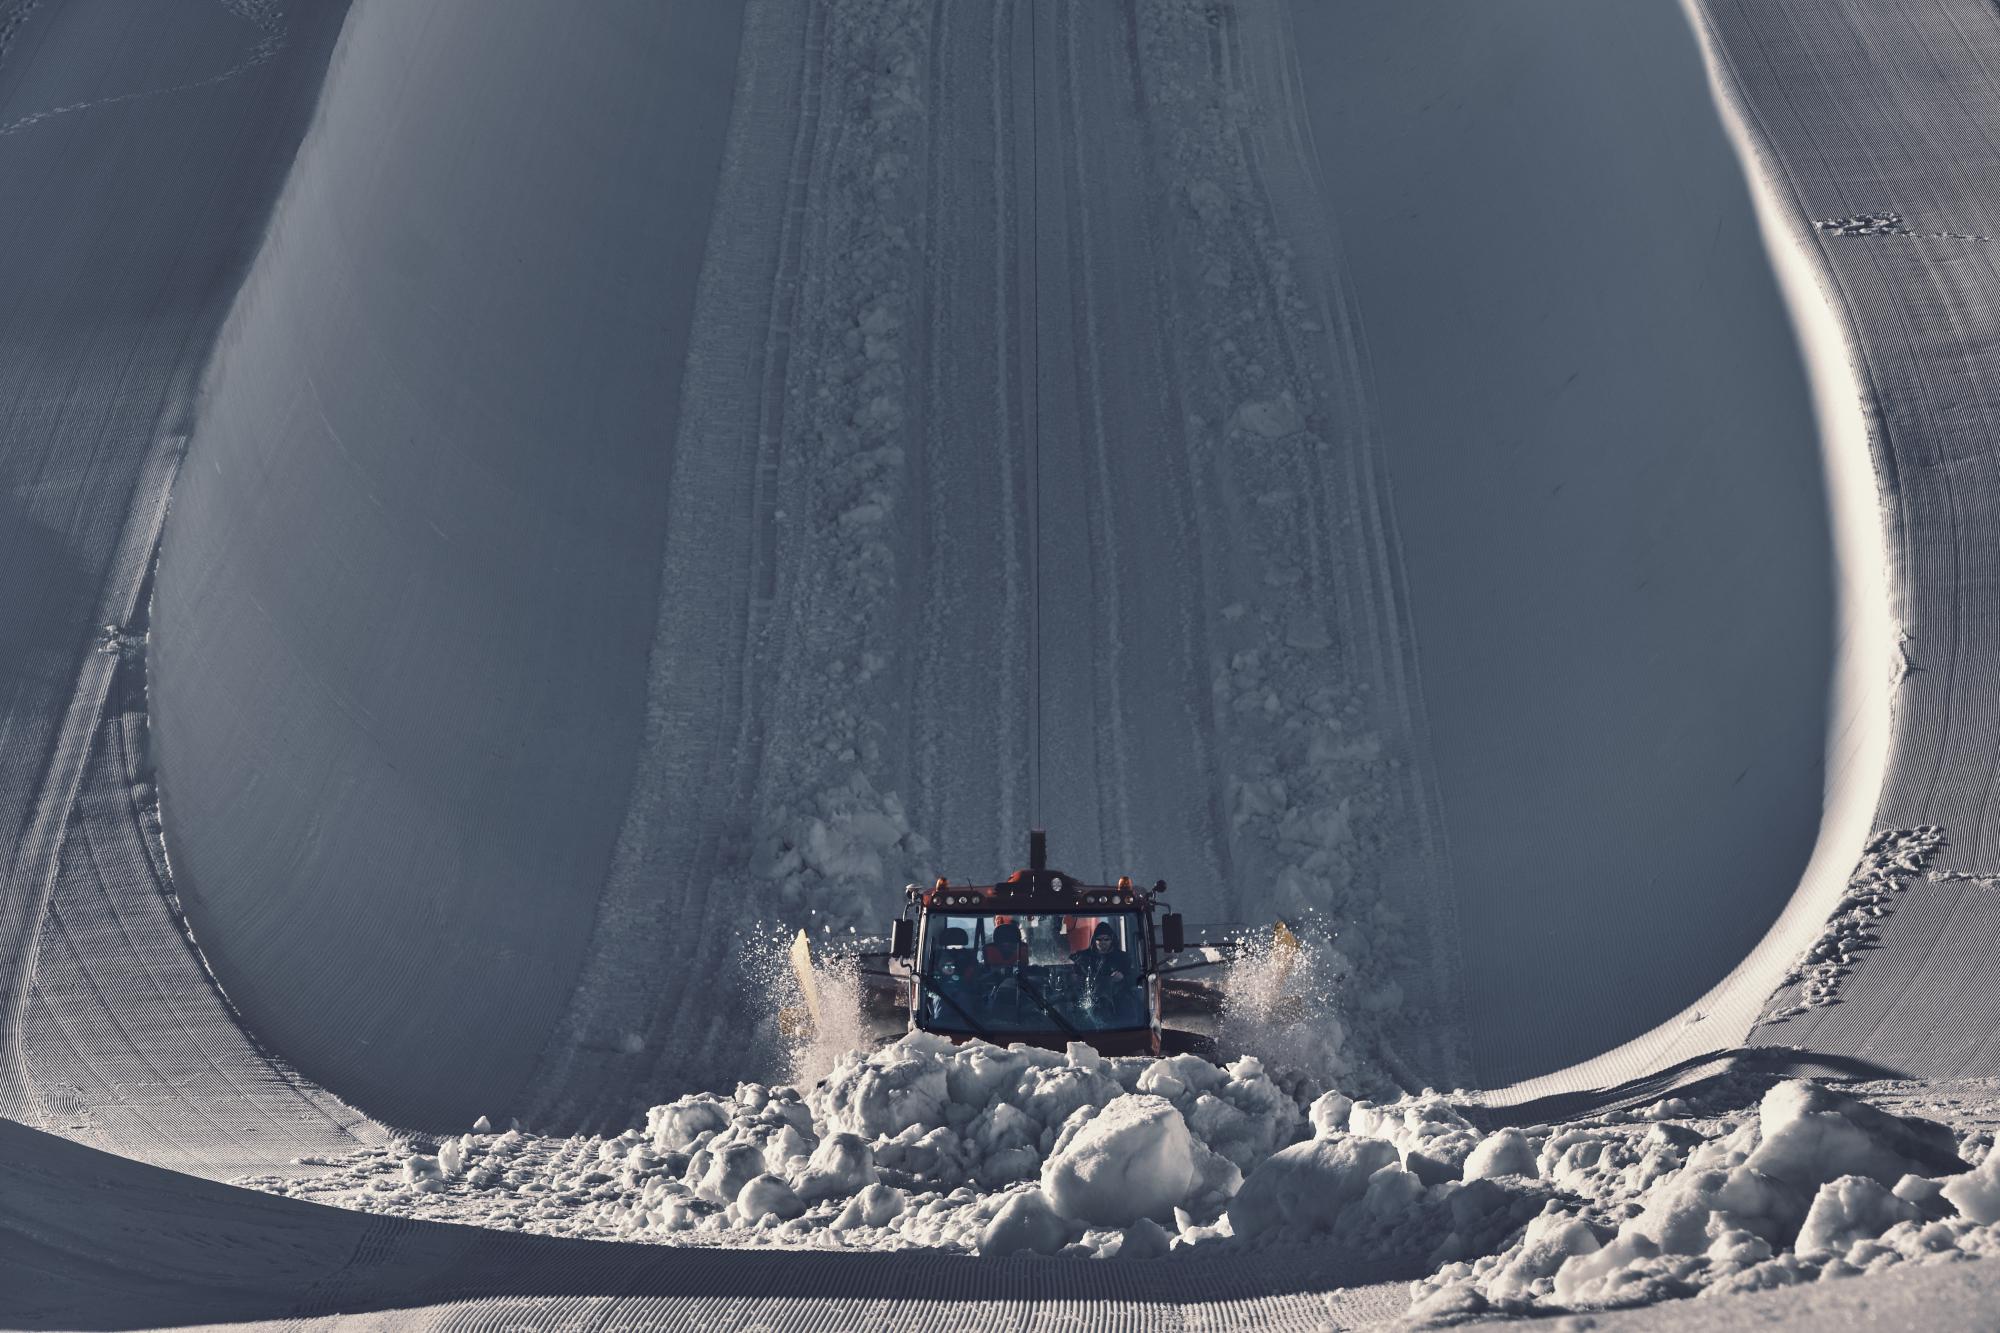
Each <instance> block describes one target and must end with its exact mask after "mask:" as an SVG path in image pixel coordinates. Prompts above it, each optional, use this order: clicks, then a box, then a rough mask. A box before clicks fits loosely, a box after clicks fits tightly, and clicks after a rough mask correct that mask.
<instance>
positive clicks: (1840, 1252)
mask: <svg viewBox="0 0 2000 1333" xmlns="http://www.w3.org/2000/svg"><path fill="white" fill-rule="evenodd" d="M1682 1105H1683V1109H1684V1110H1692V1109H1693V1108H1692V1107H1690V1106H1689V1104H1688V1103H1687V1102H1686V1101H1683V1103H1682ZM1501 1134H1508V1135H1510V1136H1511V1137H1510V1139H1509V1140H1508V1150H1509V1152H1510V1153H1513V1152H1514V1151H1515V1141H1516V1140H1518V1141H1519V1142H1520V1143H1522V1144H1529V1145H1533V1144H1536V1143H1537V1142H1539V1151H1538V1153H1537V1155H1536V1157H1535V1158H1534V1161H1533V1167H1532V1170H1533V1173H1534V1174H1535V1175H1537V1176H1538V1177H1540V1178H1541V1179H1542V1180H1544V1181H1546V1182H1547V1183H1548V1185H1550V1186H1553V1187H1554V1191H1553V1197H1550V1198H1549V1199H1548V1201H1547V1202H1546V1203H1545V1204H1544V1205H1543V1211H1542V1212H1541V1214H1540V1215H1539V1216H1538V1217H1536V1218H1535V1219H1534V1220H1533V1221H1531V1222H1530V1223H1529V1224H1528V1225H1527V1226H1526V1227H1524V1228H1523V1229H1522V1230H1521V1231H1520V1232H1519V1233H1518V1234H1517V1235H1516V1236H1514V1237H1512V1238H1510V1239H1509V1240H1508V1242H1507V1243H1506V1244H1505V1245H1504V1246H1502V1247H1500V1248H1498V1250H1497V1252H1495V1253H1493V1254H1491V1255H1488V1256H1485V1257H1482V1258H1475V1259H1472V1260H1470V1261H1466V1260H1463V1259H1461V1260H1458V1261H1456V1262H1452V1263H1447V1264H1445V1265H1444V1266H1443V1267H1442V1268H1441V1269H1440V1270H1439V1271H1438V1272H1437V1273H1435V1274H1434V1275H1433V1276H1431V1277H1429V1278H1426V1279H1424V1280H1422V1281H1420V1282H1418V1283H1416V1284H1415V1286H1414V1288H1413V1296H1414V1302H1413V1307H1412V1315H1413V1317H1415V1318H1418V1319H1420V1320H1422V1319H1443V1318H1447V1317H1458V1316H1464V1315H1469V1314H1481V1313H1489V1312H1493V1313H1506V1314H1525V1313H1531V1312H1534V1311H1537V1310H1550V1309H1605V1308H1612V1307H1617V1306H1625V1305H1634V1304H1644V1303H1649V1302H1653V1301H1659V1300H1666V1299H1672V1298H1676V1297H1684V1296H1691V1295H1697V1294H1704V1293H1705V1294H1709V1295H1720V1294H1728V1293H1735V1292H1744V1291H1752V1290H1758V1289H1762V1288H1766V1287H1771V1286H1781V1285H1787V1284H1791V1283H1796V1282H1802V1281H1815V1280H1818V1279H1820V1278H1826V1277H1842V1276H1850V1275H1853V1274H1855V1273H1861V1272H1879V1271H1882V1270H1884V1269H1887V1268H1890V1267H1894V1266H1896V1265H1898V1264H1902V1263H1938V1262H1945V1261H1949V1260H1952V1259H1957V1258H1971V1257H1981V1256H1984V1255H1988V1254H1993V1253H1995V1252H1996V1251H2000V1228H1994V1227H1992V1226H1991V1225H1990V1224H1991V1223H1992V1222H1993V1221H1995V1220H1996V1219H1995V1218H1994V1217H1992V1216H1989V1215H1987V1214H1986V1213H1985V1211H1984V1208H1983V1207H1982V1204H1983V1202H1984V1201H1986V1200H1987V1199H1989V1198H1990V1195H1989V1194H1988V1193H1986V1191H1988V1190H1990V1188H1991V1184H1992V1178H1991V1177H1990V1176H1988V1177H1985V1178H1984V1179H1982V1176H1981V1174H1980V1173H1979V1172H1976V1171H1975V1172H1971V1173H1967V1168H1966V1164H1965V1162H1964V1161H1963V1160H1962V1159H1961V1158H1960V1157H1959V1156H1958V1154H1957V1153H1956V1151H1955V1150H1954V1149H1955V1147H1956V1145H1957V1140H1956V1137H1955V1136H1954V1134H1953V1133H1952V1131H1950V1130H1949V1129H1947V1128H1946V1127H1945V1126H1943V1125H1941V1124H1938V1123H1936V1122H1932V1121H1929V1120H1926V1119H1922V1118H1917V1117H1911V1116H1907V1115H1898V1114H1894V1113H1891V1112H1888V1111H1885V1110H1883V1109H1881V1108H1879V1107H1876V1106H1872V1105H1870V1104H1869V1103H1868V1102H1866V1101H1864V1100H1862V1099H1859V1098H1856V1097H1854V1096H1851V1095H1848V1094H1846V1093H1843V1092H1841V1091H1838V1090H1836V1089H1832V1088H1829V1087H1826V1086H1824V1085H1822V1084H1817V1083H1812V1082H1807V1081H1804V1080H1787V1081H1782V1082H1778V1083H1775V1084H1773V1085H1772V1086H1771V1087H1770V1088H1768V1089H1767V1090H1766V1091H1765V1092H1764V1093H1763V1095H1762V1096H1761V1098H1759V1099H1758V1100H1757V1102H1756V1104H1755V1109H1754V1111H1753V1112H1750V1113H1747V1114H1746V1113H1735V1114H1725V1115H1722V1116H1720V1117H1716V1118H1711V1119H1700V1118H1695V1117H1691V1116H1687V1115H1683V1116H1675V1117H1663V1116H1661V1115H1659V1114H1658V1113H1657V1109H1654V1110H1651V1111H1648V1112H1645V1113H1634V1114H1630V1115H1623V1116H1616V1115H1615V1116H1610V1117H1605V1118H1603V1119H1600V1120H1597V1121H1587V1122H1579V1123H1573V1124H1570V1125H1566V1126H1556V1127H1533V1128H1523V1129H1519V1130H1512V1131H1501ZM1499 1137H1500V1134H1496V1135H1495V1136H1494V1139H1491V1140H1488V1142H1489V1143H1490V1142H1493V1141H1494V1140H1497V1139H1498V1138H1499ZM1485 1150H1486V1145H1485V1144H1482V1145H1481V1146H1480V1149H1479V1150H1477V1151H1475V1153H1474V1160H1477V1159H1479V1158H1480V1157H1481V1155H1482V1154H1483V1153H1484V1152H1485Z"/></svg>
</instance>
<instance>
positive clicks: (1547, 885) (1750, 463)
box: [1294, 0, 1859, 1086]
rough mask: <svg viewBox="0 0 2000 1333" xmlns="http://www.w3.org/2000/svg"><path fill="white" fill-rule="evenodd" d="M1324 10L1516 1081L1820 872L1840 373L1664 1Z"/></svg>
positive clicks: (1432, 659) (1358, 257)
mask: <svg viewBox="0 0 2000 1333" xmlns="http://www.w3.org/2000/svg"><path fill="white" fill-rule="evenodd" d="M1294 16H1295V17H1294V22H1295V25H1296V28H1297V30H1298V33H1299V45H1300V59H1301V66H1302V71H1303V75H1304V82H1305V85H1306V88H1307V96H1308V99H1309V101H1310V102H1311V104H1312V112H1313V130H1314V134H1315V138H1316V143H1317V148H1318V151H1319V156H1320V161H1321V165H1322V174H1323V188H1324V190H1325V193H1326V196H1327V199H1328V206H1329V208H1330V209H1331V210H1332V211H1333V212H1334V214H1335V215H1336V217H1337V219H1338V221H1339V225H1340V227H1341V230H1342V234H1343V239H1344V242H1345V245H1346V249H1347V252H1348V259H1349V262H1350V267H1351V270H1352V273H1353V275H1354V281H1355V283H1356V286H1357V288H1358V295H1359V301H1360V305H1361V308H1362V313H1363V318H1364V322H1365V325H1366V328H1367V332H1368V337H1369V344H1370V351H1371V354H1372V357H1373V361H1374V376H1375V385H1374V387H1375V390H1376V395H1377V403H1378V407H1379V410H1380V413H1381V417H1382V421H1383V434H1384V439H1385V441H1386V445H1385V449H1386V452H1387V454H1388V457H1389V461H1390V469H1391V473H1392V477H1393V483H1394V487H1395V501H1396V507H1397V514H1398V518H1399V521H1400V523H1401V528H1402V538H1403V557H1404V560H1405V563H1406V566H1407V570H1408V579H1409V595H1410V600H1411V605H1412V612H1413V618H1414V620H1415V623H1416V629H1417V639H1418V644H1419V652H1420V657H1421V669H1422V681H1423V689H1424V695H1425V702H1426V706H1427V709H1428V714H1429V721H1430V725H1431V731H1432V749H1433V759H1434V764H1435V771H1436V776H1437V781H1438V783H1439V786H1440V788H1441V791H1442V798H1443V804H1444V811H1445V825H1446V829H1447V832H1448V837H1449V841H1450V853H1451V858H1452V862H1453V875H1454V880H1455V898H1456V902H1457V909H1458V914H1459V920H1460V928H1461V932H1462V936H1463V941H1464V948H1463V952H1464V958H1465V964H1466V974H1465V990H1466V1000H1467V1004H1466V1009H1467V1012H1468V1014H1469V1015H1470V1020H1469V1021H1470V1024H1471V1027H1472V1029H1473V1031H1472V1033H1471V1040H1472V1047H1473V1049H1474V1051H1475V1060H1476V1065H1477V1069H1478V1073H1479V1075H1480V1078H1481V1081H1482V1083H1483V1084H1485V1085H1486V1086H1494V1085H1497V1084H1500V1083H1505V1082H1508V1081H1511V1080H1515V1079H1520V1078H1524V1077H1527V1076H1530V1075H1536V1074H1541V1073H1544V1072H1546V1071H1549V1070H1553V1069H1557V1068H1559V1067H1561V1066H1563V1065H1565V1064H1568V1063H1571V1062H1574V1061H1579V1060H1584V1059H1587V1058H1589V1057H1591V1056H1594V1055H1596V1054H1598V1053H1600V1052H1603V1051H1606V1050H1607V1049H1609V1048H1611V1047H1614V1046H1618V1045H1619V1044H1620V1043H1623V1042H1626V1041H1629V1040H1630V1039H1633V1038H1635V1037H1638V1036H1639V1035H1640V1034H1642V1033H1645V1032H1646V1031H1647V1030H1648V1029H1650V1028H1653V1027H1654V1026H1655V1025H1656V1024H1659V1023H1662V1022H1663V1021H1665V1020H1667V1019H1669V1018H1671V1017H1673V1016H1674V1015H1676V1014H1677V1013H1679V1012H1680V1011H1681V1010H1682V1009H1683V1008H1684V1006H1688V1005H1689V1004H1691V1003H1692V1002H1693V1001H1695V1000H1696V999H1697V998H1699V997H1701V996H1702V995H1703V994H1704V992H1707V991H1708V990H1709V989H1710V988H1711V987H1712V986H1715V985H1716V984H1717V983H1718V982H1720V981H1722V979H1723V978H1724V977H1725V976H1726V975H1728V974H1729V973H1730V972H1731V971H1732V969H1734V968H1736V967H1737V965H1738V964H1739V963H1741V962H1743V960H1744V959H1745V958H1746V957H1747V956H1749V955H1750V954H1751V953H1752V951H1753V949H1754V948H1755V947H1756V946H1757V944H1758V941H1759V939H1760V938H1761V937H1763V936H1764V935H1765V933H1766V932H1767V931H1768V930H1770V929H1771V927H1772V925H1773V923H1774V922H1775V921H1776V920H1777V919H1778V917H1779V915H1780V913H1781V912H1782V911H1783V909H1784V908H1785V906H1786V904H1787V903H1788V901H1790V900H1791V899H1792V898H1793V894H1794V890H1795V889H1797V888H1798V887H1799V884H1800V879H1801V875H1802V873H1803V872H1804V871H1805V869H1806V867H1807V864H1808V860H1809V858H1811V857H1812V854H1813V849H1814V844H1815V839H1816V837H1817V836H1818V834H1819V831H1820V826H1821V815H1822V798H1823V790H1824V788H1825V787H1826V781H1825V776H1826V766H1825V757H1826V755H1827V753H1828V749H1829V719H1830V717H1833V716H1835V713H1836V709H1835V705H1836V703H1837V702H1838V700H1837V699H1836V697H1835V689H1834V681H1835V662H1836V656H1837V644H1836V635H1837V624H1838V621H1839V616H1838V614H1837V608H1838V600H1839V599H1838V595H1837V586H1836V585H1837V577H1836V558H1835V550H1834V543H1833V536H1832V533H1831V530H1830V520H1829V494H1828V486H1827V480H1826V475H1825V471H1824V462H1823V458H1822V453H1821V447H1820V433H1819V429H1818V425H1817V423H1816V420H1815V412H1814V399H1813V394H1812V390H1811V386H1810V385H1809V384H1808V380H1807V376H1806V373H1805V363H1804V361H1803V359H1802V355H1801V350H1800V340H1799V337H1798V335H1797V334H1796V333H1795V330H1794V327H1793V324H1792V321H1791V319H1790V317H1789V316H1788V313H1787V308H1786V305H1785V302H1784V300H1783V299H1782V297H1781V294H1780V291H1779V287H1778V284H1777V282H1776V280H1775V277H1774V273H1773V260H1772V257H1771V254H1770V253H1768V252H1767V250H1766V248H1765V245H1764V241H1763V238H1762V237H1761V236H1760V232H1759V225H1758V219H1757V215H1756V212H1755V210H1754V209H1753V206H1752V200H1751V196H1750V191H1749V188H1748V186H1747V184H1746V180H1745V175H1744V169H1743V166H1742V164H1741V163H1740V162H1739V160H1738V157H1737V155H1736V153H1735V151H1734V149H1733V148H1732V145H1731V142H1730V139H1729V136H1728V134H1727V133H1726V132H1725V129H1724V126H1723V123H1722V119H1721V113H1720V111H1719V109H1718V107H1717V105H1716V103H1715V99H1714V97H1713V95H1712V93H1711V89H1710V86H1709V82H1708V77H1707V73H1706V71H1705V69H1704V66H1703V63H1702V59H1701V52H1700V50H1699V48H1698V46H1697V43H1696V41H1695V38H1694V35H1693V32H1692V30H1691V29H1690V27H1689V25H1688V23H1687V20H1686V19H1685V17H1684V16H1683V14H1682V12H1681V11H1680V9H1679V8H1678V6H1677V5H1676V4H1674V3H1673V2H1672V0H1651V2H1650V3H1646V4H1620V5H1589V4H1576V3H1572V2H1571V0H1516V2H1512V3H1508V4H1505V5H1495V4H1486V3H1480V2H1478V0H1453V2H1451V3H1430V4H1421V5H1412V4H1409V3H1406V0H1367V2H1365V3H1347V4H1338V5H1332V4H1328V5H1315V4H1299V5H1295V6H1294ZM1835 355H1836V358H1837V356H1838V349H1837V348H1836V350H1835ZM1842 369H1843V370H1844V367H1843V368H1842ZM1842 725H1844V724H1842ZM1838 740H1839V738H1838V737H1836V738H1835V743H1836V744H1837V743H1838ZM1829 830H1830V835H1829V836H1830V840H1844V839H1845V838H1846V836H1847V832H1849V831H1847V830H1835V829H1834V828H1833V826H1832V823H1831V822H1830V823H1829ZM1843 846H1844V841H1843ZM1858 850H1859V849H1858V844H1857V845H1856V846H1855V847H1854V848H1853V849H1851V850H1848V851H1847V852H1846V853H1845V854H1846V862H1845V864H1844V865H1842V866H1840V867H1839V869H1838V872H1837V874H1838V876H1844V875H1845V873H1846V870H1847V868H1849V867H1851V865H1852V863H1853V856H1854V854H1855V853H1857V852H1858ZM1839 854H1840V853H1839V851H1838V849H1835V851H1833V852H1830V853H1829V854H1828V855H1827V857H1826V858H1825V859H1826V860H1828V861H1834V860H1838V858H1839ZM1836 882H1837V881H1836ZM1807 896H1808V895H1806V894H1801V895H1800V897H1801V899H1804V898H1805V897H1807ZM1795 914H1796V913H1795ZM1788 919H1789V918H1788ZM1773 980H1775V977H1774V976H1772V977H1767V978H1766V979H1765V980H1764V982H1763V985H1764V987H1765V989H1766V991H1768V987H1769V984H1770V982H1771V981H1773ZM1761 999H1762V995H1761V994H1760V995H1758V996H1756V997H1754V998H1752V999H1750V1000H1749V1003H1750V1004H1751V1005H1755V1004H1756V1003H1757V1002H1758V1001H1759V1000H1761ZM1689 1017H1690V1018H1693V1015H1689ZM1730 1026H1731V1025H1730V1024H1725V1023H1716V1024H1713V1025H1711V1028H1710V1029H1709V1030H1708V1031H1703V1030H1701V1029H1700V1028H1699V1027H1698V1026H1697V1027H1692V1028H1691V1029H1690V1032H1691V1035H1689V1036H1687V1037H1686V1038H1677V1039H1676V1040H1684V1041H1686V1042H1689V1043H1691V1044H1692V1049H1693V1050H1695V1051H1699V1050H1702V1049H1707V1048H1709V1047H1714V1046H1718V1045H1728V1044H1731V1043H1732V1042H1733V1041H1735V1040H1737V1039H1739V1038H1740V1036H1741V1032H1742V1030H1743V1028H1744V1027H1746V1026H1747V1019H1746V1020H1745V1021H1744V1022H1742V1023H1738V1024H1736V1025H1735V1030H1733V1031H1728V1032H1725V1031H1723V1030H1722V1029H1724V1028H1727V1027H1730ZM1654 1044H1658V1043H1654ZM1625 1072H1627V1073H1638V1072H1641V1071H1640V1070H1639V1069H1637V1068H1634V1069H1631V1070H1628V1071H1625Z"/></svg>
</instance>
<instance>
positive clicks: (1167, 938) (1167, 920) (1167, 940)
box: [1160, 912, 1187, 953]
mask: <svg viewBox="0 0 2000 1333" xmlns="http://www.w3.org/2000/svg"><path fill="white" fill-rule="evenodd" d="M1160 942H1161V943H1162V944H1164V945H1165V946H1166V950H1167V952H1168V953H1179V952H1180V951H1181V950H1182V949H1185V948H1187V927H1186V926H1184V925H1182V924H1181V914H1180V913H1179V912H1169V913H1167V914H1166V915H1165V916H1163V917H1161V918H1160Z"/></svg>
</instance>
